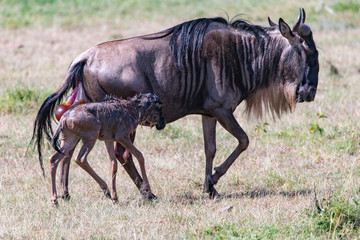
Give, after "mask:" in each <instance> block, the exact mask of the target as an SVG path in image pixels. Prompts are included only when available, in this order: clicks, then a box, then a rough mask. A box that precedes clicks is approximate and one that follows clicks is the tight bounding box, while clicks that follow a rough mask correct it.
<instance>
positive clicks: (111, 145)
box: [105, 142, 118, 202]
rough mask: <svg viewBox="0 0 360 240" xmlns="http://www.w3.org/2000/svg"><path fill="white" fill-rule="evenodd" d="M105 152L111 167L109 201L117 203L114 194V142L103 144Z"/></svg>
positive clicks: (115, 164) (115, 165) (115, 163)
mask: <svg viewBox="0 0 360 240" xmlns="http://www.w3.org/2000/svg"><path fill="white" fill-rule="evenodd" d="M105 145H106V149H107V152H108V154H109V158H110V166H111V187H110V192H111V199H112V200H113V201H114V202H117V201H118V197H117V193H116V173H117V160H116V157H115V152H114V142H105Z"/></svg>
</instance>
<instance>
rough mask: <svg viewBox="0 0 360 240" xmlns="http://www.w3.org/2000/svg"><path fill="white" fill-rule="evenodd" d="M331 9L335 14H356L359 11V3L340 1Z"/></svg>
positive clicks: (349, 0)
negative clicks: (347, 12) (346, 12)
mask: <svg viewBox="0 0 360 240" xmlns="http://www.w3.org/2000/svg"><path fill="white" fill-rule="evenodd" d="M333 8H334V10H335V11H337V12H345V11H351V12H354V13H358V12H359V9H360V3H359V1H354V0H347V1H340V2H338V3H336V4H335V5H334V6H333Z"/></svg>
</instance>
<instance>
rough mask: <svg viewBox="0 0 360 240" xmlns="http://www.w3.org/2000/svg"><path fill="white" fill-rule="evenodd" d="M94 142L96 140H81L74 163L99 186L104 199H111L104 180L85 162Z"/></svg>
mask: <svg viewBox="0 0 360 240" xmlns="http://www.w3.org/2000/svg"><path fill="white" fill-rule="evenodd" d="M95 142H96V138H94V139H82V144H83V145H82V146H81V149H80V151H79V154H78V156H77V157H76V159H75V162H76V163H77V164H78V165H79V166H80V167H81V168H82V169H84V170H85V171H86V172H87V173H89V174H90V176H92V178H94V179H95V181H96V182H97V183H98V184H99V185H100V187H101V189H102V190H103V191H104V194H105V196H106V197H108V198H111V196H110V192H109V189H108V186H107V185H106V183H105V182H104V180H102V179H101V178H100V177H99V175H97V174H96V172H95V171H94V170H93V169H92V168H91V167H90V165H89V163H88V161H87V156H88V154H89V153H90V151H91V149H92V148H93V147H94V145H95Z"/></svg>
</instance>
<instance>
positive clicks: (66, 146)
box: [50, 138, 78, 205]
mask: <svg viewBox="0 0 360 240" xmlns="http://www.w3.org/2000/svg"><path fill="white" fill-rule="evenodd" d="M77 143H78V140H77V139H75V138H70V139H69V140H68V141H65V140H62V141H61V145H60V151H61V152H62V153H59V152H56V153H54V154H53V155H52V156H51V157H50V177H51V202H52V203H53V204H55V205H58V202H57V193H56V169H57V167H58V164H59V162H61V161H64V160H66V159H71V157H72V154H73V152H74V149H75V147H76V145H77ZM61 178H63V176H61Z"/></svg>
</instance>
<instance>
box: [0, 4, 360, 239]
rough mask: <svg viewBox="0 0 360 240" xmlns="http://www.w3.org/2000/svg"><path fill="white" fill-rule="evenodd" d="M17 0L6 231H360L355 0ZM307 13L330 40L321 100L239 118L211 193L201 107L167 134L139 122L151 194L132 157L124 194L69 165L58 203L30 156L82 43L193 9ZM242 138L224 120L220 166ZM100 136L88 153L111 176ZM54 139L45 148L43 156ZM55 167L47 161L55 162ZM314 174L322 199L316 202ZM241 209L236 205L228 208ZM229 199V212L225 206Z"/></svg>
mask: <svg viewBox="0 0 360 240" xmlns="http://www.w3.org/2000/svg"><path fill="white" fill-rule="evenodd" d="M319 2H320V1H315V0H311V1H307V3H306V4H304V5H302V6H299V5H298V3H297V1H274V0H270V1H256V3H253V1H245V0H242V1H231V0H224V1H221V3H220V1H215V0H207V1H178V0H170V1H166V2H163V1H145V0H136V1H85V0H77V1H66V0H63V1H56V0H53V1H45V0H30V1H25V0H24V1H10V0H5V1H2V3H1V8H0V35H1V39H0V120H1V121H0V123H1V125H0V196H1V197H0V239H2V238H4V239H34V238H38V239H60V238H64V239H84V238H85V239H99V238H101V239H235V238H244V239H326V238H328V239H339V238H345V239H347V238H348V239H350V238H353V239H354V238H359V237H360V233H359V225H360V207H359V204H360V199H359V195H360V182H359V180H360V136H359V130H360V124H359V121H358V120H359V118H360V110H359V109H360V101H359V100H358V96H359V95H360V84H359V77H360V57H359V54H358V53H359V52H360V35H359V32H360V28H359V26H358V23H359V22H360V12H359V2H358V1H353V0H346V1H340V0H332V1H326V3H327V4H328V6H329V7H330V8H331V9H332V10H333V11H334V13H333V14H331V13H329V12H328V11H326V10H325V9H320V10H319V11H317V9H318V7H319ZM299 7H304V8H305V10H306V12H307V22H308V23H309V25H310V26H311V27H312V29H313V32H314V38H315V41H316V43H317V45H318V48H319V52H320V65H321V66H320V69H321V70H320V79H319V88H318V94H317V96H316V100H315V101H314V102H312V103H304V104H299V105H298V106H297V108H296V111H295V112H294V113H292V114H290V115H287V116H284V117H283V118H282V119H281V120H278V121H276V122H273V121H271V120H261V121H247V119H245V117H244V116H243V115H242V110H241V106H240V108H239V109H238V110H237V111H236V115H237V119H238V121H239V122H240V124H241V125H242V126H243V127H244V129H245V131H246V132H247V133H248V134H249V136H250V141H251V143H250V146H249V148H248V150H247V151H246V152H245V153H243V154H242V155H241V156H240V157H239V159H238V160H237V162H235V164H234V165H233V166H232V167H231V168H230V170H229V171H228V173H227V174H226V175H225V176H224V177H223V178H222V179H221V180H220V182H219V183H218V184H217V190H218V191H219V193H220V194H221V195H222V196H223V197H222V198H220V199H218V200H217V201H211V200H209V199H208V198H207V195H206V194H204V193H202V183H203V177H204V167H205V161H204V153H203V150H202V149H203V140H202V129H201V119H200V117H199V116H189V117H186V118H183V119H181V120H179V121H177V122H175V123H172V124H169V125H168V126H167V127H166V129H165V130H163V131H161V132H157V131H155V130H150V129H148V128H145V127H144V128H140V129H139V131H138V136H137V139H136V142H135V144H136V145H137V146H138V147H139V149H141V151H142V152H143V154H144V156H145V158H146V161H147V170H148V176H149V180H150V183H151V185H152V189H153V191H154V193H155V194H156V195H157V196H158V197H159V199H158V200H157V201H155V202H153V203H147V202H143V201H142V200H141V197H140V196H139V193H138V191H137V189H136V188H135V186H134V185H133V184H132V183H131V182H130V179H129V177H128V176H127V175H126V173H125V171H124V170H123V169H120V170H119V173H118V180H117V187H118V193H119V201H120V202H119V204H118V205H113V204H112V203H111V201H109V200H107V199H105V197H103V195H102V193H101V192H100V189H99V187H98V186H97V184H96V183H95V182H94V181H93V180H92V179H91V178H90V177H89V176H88V175H87V174H85V172H84V171H83V170H81V169H80V168H79V167H78V166H77V165H76V164H74V163H72V166H71V170H70V183H69V185H70V194H71V196H72V199H71V200H70V201H69V202H63V201H60V207H59V208H58V209H55V208H53V207H52V206H51V204H50V201H49V198H50V177H49V171H48V169H47V168H46V178H45V179H44V178H43V177H42V176H41V171H40V168H39V165H38V160H37V155H36V153H35V152H33V151H30V152H29V153H28V155H26V156H25V152H26V148H27V144H28V142H29V140H30V138H31V133H32V124H33V120H34V117H35V114H36V112H37V110H38V108H39V106H40V104H41V103H42V101H43V100H44V98H45V97H46V96H47V95H48V94H49V93H51V92H52V91H54V90H55V89H56V88H57V87H58V86H59V85H60V83H61V82H62V80H63V77H64V75H65V73H66V70H67V67H68V66H69V64H70V62H71V61H72V59H73V58H75V57H76V56H77V55H78V54H80V53H81V52H82V51H84V50H86V49H87V48H89V47H91V46H93V45H94V44H97V43H99V42H102V41H106V40H110V39H114V38H121V37H131V36H135V35H139V34H144V33H149V32H155V31H160V30H163V29H165V28H167V27H170V26H172V25H174V24H177V23H180V22H182V21H185V20H189V19H192V18H196V17H204V16H207V17H212V16H218V15H221V16H226V14H225V13H224V11H226V12H227V13H228V14H229V15H230V18H231V17H232V16H234V15H236V14H238V13H242V14H243V15H242V16H241V17H242V18H245V19H247V20H250V21H251V22H253V23H254V24H259V25H266V18H267V16H268V15H269V16H270V17H271V18H272V19H273V20H276V19H278V18H279V17H283V18H284V19H285V20H286V21H288V22H289V23H293V22H294V21H295V19H296V17H297V11H298V8H299ZM235 144H236V142H235V141H234V138H232V137H231V136H230V135H229V134H228V133H226V132H225V131H224V130H223V129H222V128H221V127H220V126H218V133H217V146H218V150H217V155H216V159H215V164H216V165H217V164H220V163H221V162H222V161H223V160H224V158H226V157H227V156H228V155H229V154H230V153H231V151H232V150H233V149H234V147H235ZM103 145H104V144H103V143H98V144H97V145H96V148H95V149H94V150H93V151H92V153H91V155H90V163H91V164H92V166H93V167H94V169H95V170H96V171H97V172H98V173H99V175H100V176H102V177H104V179H105V180H106V181H107V182H109V180H110V173H109V163H108V159H107V157H106V156H107V154H106V151H105V148H104V146H103ZM52 152H53V150H52V149H51V148H50V147H48V146H46V147H45V152H44V156H45V157H46V158H47V157H49V156H50V155H51V154H52ZM45 166H46V167H47V165H45ZM314 185H315V186H316V193H317V199H318V200H319V202H320V203H319V204H318V205H317V207H316V204H315V202H316V201H315V200H314V197H315V195H314ZM231 207H232V208H231ZM224 208H231V209H230V210H228V211H227V210H223V209H224Z"/></svg>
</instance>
